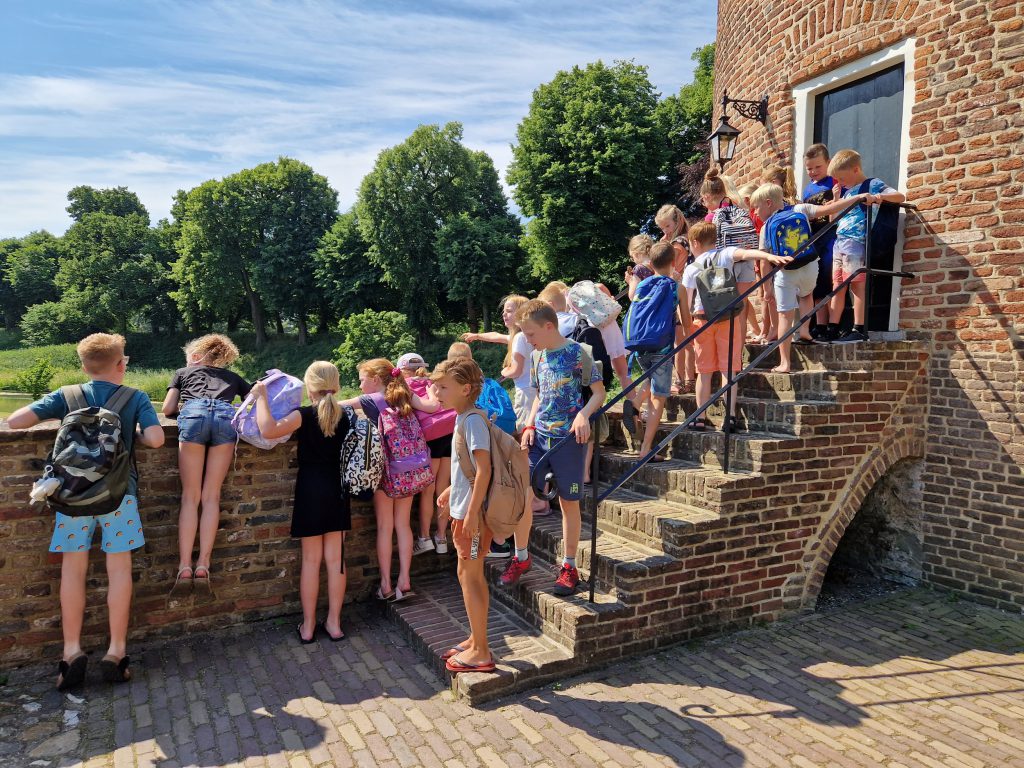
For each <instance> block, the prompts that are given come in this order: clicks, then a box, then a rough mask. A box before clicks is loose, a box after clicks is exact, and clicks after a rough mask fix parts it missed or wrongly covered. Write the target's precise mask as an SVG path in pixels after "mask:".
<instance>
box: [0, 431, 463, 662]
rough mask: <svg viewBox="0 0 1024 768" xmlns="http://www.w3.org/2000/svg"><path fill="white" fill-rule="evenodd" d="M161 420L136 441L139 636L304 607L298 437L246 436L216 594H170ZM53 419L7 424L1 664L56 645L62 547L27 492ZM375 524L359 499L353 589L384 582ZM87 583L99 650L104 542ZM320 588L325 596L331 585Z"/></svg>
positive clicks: (1, 510) (227, 495) (351, 558)
mask: <svg viewBox="0 0 1024 768" xmlns="http://www.w3.org/2000/svg"><path fill="white" fill-rule="evenodd" d="M164 429H165V432H166V434H167V442H166V443H165V445H164V447H163V448H161V449H159V450H156V451H153V450H148V449H144V448H139V450H138V451H136V456H137V458H138V462H139V475H140V484H139V492H140V497H141V498H140V505H139V506H140V509H141V510H142V519H143V522H144V529H145V535H146V546H145V547H144V548H143V549H140V550H137V551H136V552H135V554H134V558H133V566H134V568H133V570H134V577H135V598H134V602H133V609H132V624H131V637H132V638H133V639H134V640H139V639H143V638H149V637H158V636H172V635H178V634H181V633H182V632H188V631H191V630H200V629H209V628H214V627H223V626H226V625H230V624H238V623H242V622H246V621H252V620H256V619H265V618H269V617H273V616H280V615H285V614H294V613H297V612H299V611H300V607H299V594H298V587H299V562H300V551H299V544H298V541H297V540H294V539H292V538H290V536H289V526H290V523H291V503H292V490H293V487H294V482H295V473H294V467H295V446H294V444H293V443H287V444H285V445H283V446H280V447H278V448H276V449H275V450H272V451H262V450H259V449H256V448H253V447H252V446H249V445H247V444H245V443H241V444H240V445H239V448H238V457H237V463H236V467H235V471H234V472H232V473H231V474H230V475H229V476H228V480H227V482H226V483H225V486H224V492H223V496H222V514H221V526H220V531H219V532H218V534H217V545H216V548H215V550H214V558H213V585H214V590H215V598H214V599H213V600H200V599H197V598H189V599H185V600H181V601H175V603H172V604H169V603H168V600H167V593H168V590H169V589H170V587H171V584H172V583H173V580H174V576H175V573H176V572H177V566H178V554H177V553H178V543H177V542H178V526H177V519H178V500H179V493H180V486H179V483H178V464H177V428H176V427H175V426H174V423H173V422H170V421H165V428H164ZM55 431H56V422H49V423H47V424H44V425H40V426H38V427H35V428H33V429H32V430H29V431H28V432H12V431H10V430H8V429H7V428H6V427H0V478H2V485H0V668H3V667H10V666H14V665H19V664H24V663H27V662H31V661H39V660H47V661H48V660H51V659H53V658H56V657H58V656H59V654H60V648H61V633H60V605H59V600H58V597H59V585H60V556H59V555H51V554H49V553H48V552H47V549H48V547H49V541H50V534H51V533H52V524H53V515H52V513H50V512H48V511H46V510H45V509H39V508H32V507H30V506H29V505H28V504H27V503H26V502H27V499H28V492H29V489H30V487H31V485H32V482H33V481H34V480H35V479H37V478H38V477H39V475H40V474H41V472H42V468H43V457H45V456H46V454H47V452H48V451H49V449H50V447H51V446H52V445H53V438H54V434H55ZM375 534H376V527H375V524H374V516H373V508H372V505H369V504H364V503H358V504H353V507H352V530H351V532H350V533H349V534H348V537H347V539H346V545H345V559H346V564H347V571H348V592H347V597H348V599H350V600H351V599H360V598H367V597H369V596H370V594H371V593H372V592H373V590H374V589H375V588H376V584H377V583H378V580H379V570H378V567H377V556H376V552H375V550H374V537H375ZM94 549H96V547H94ZM445 561H446V560H442V559H441V558H437V557H435V556H433V555H424V556H422V557H418V558H416V560H414V566H415V570H414V574H415V573H419V572H423V571H427V570H431V569H434V570H436V569H437V568H439V567H442V565H443V563H444V562H445ZM395 567H397V562H396V564H395ZM88 584H89V589H88V607H87V612H86V620H85V630H84V633H83V642H84V646H85V648H86V649H87V650H91V649H97V648H101V647H105V643H106V638H107V625H106V621H107V619H106V607H105V600H106V572H105V569H104V558H103V556H102V554H100V553H99V552H98V551H94V553H93V556H92V558H91V562H90V570H89V577H88ZM321 598H322V601H325V600H326V598H325V593H324V592H323V591H321Z"/></svg>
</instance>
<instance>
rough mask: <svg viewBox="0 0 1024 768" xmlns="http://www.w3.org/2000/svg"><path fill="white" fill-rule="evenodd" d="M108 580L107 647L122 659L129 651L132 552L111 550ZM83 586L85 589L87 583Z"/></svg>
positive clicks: (109, 651) (113, 654) (108, 652)
mask: <svg viewBox="0 0 1024 768" xmlns="http://www.w3.org/2000/svg"><path fill="white" fill-rule="evenodd" d="M65 557H67V555H65ZM107 581H108V582H109V586H108V587H107V611H108V612H109V614H110V619H109V620H110V647H109V648H107V655H108V656H113V657H114V658H115V659H120V658H123V657H124V655H125V654H126V653H127V652H128V616H129V614H130V613H131V607H132V553H131V552H111V553H109V554H108V555H107ZM82 586H83V589H84V587H85V584H84V583H83V585H82Z"/></svg>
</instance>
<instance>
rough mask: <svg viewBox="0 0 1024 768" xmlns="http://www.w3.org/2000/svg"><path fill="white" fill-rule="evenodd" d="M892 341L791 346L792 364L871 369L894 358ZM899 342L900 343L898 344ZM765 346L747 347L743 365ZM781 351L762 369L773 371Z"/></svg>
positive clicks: (813, 367) (808, 367)
mask: <svg viewBox="0 0 1024 768" xmlns="http://www.w3.org/2000/svg"><path fill="white" fill-rule="evenodd" d="M892 343H893V342H866V343H864V344H814V345H808V346H804V345H801V344H793V345H792V346H791V347H790V356H789V359H790V365H791V366H792V367H793V369H794V370H799V371H844V370H845V371H851V370H864V369H865V368H871V367H873V366H874V365H876V364H877V363H879V362H883V363H884V362H887V361H891V360H892V359H893V354H894V353H893V351H892V347H891V346H890V345H891V344H892ZM896 343H900V342H896ZM903 343H907V342H903ZM764 348H765V345H761V344H747V345H745V347H744V350H743V364H744V365H747V364H749V363H750V362H751V361H752V360H754V359H755V358H756V357H757V356H758V355H760V354H761V353H762V352H763V351H764ZM780 359H781V358H780V355H779V350H778V349H777V348H776V349H774V350H772V352H771V353H769V354H768V355H767V356H766V357H765V359H764V360H762V361H761V362H759V363H758V367H759V368H774V367H775V366H776V365H778V364H779V360H780Z"/></svg>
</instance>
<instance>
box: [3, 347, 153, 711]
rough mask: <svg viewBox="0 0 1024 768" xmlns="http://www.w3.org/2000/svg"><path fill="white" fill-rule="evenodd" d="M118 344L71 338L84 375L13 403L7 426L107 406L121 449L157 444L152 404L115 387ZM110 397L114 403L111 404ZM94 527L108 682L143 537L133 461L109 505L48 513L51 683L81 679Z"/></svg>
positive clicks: (122, 641)
mask: <svg viewBox="0 0 1024 768" xmlns="http://www.w3.org/2000/svg"><path fill="white" fill-rule="evenodd" d="M124 344H125V341H124V337H123V336H120V335H116V334H109V333H94V334H92V335H91V336H86V337H85V338H84V339H82V340H81V341H80V342H79V343H78V357H79V359H80V360H81V362H82V371H83V372H84V373H85V374H86V375H87V376H88V377H89V381H87V382H86V383H85V384H82V385H81V387H77V386H76V387H63V388H61V389H58V390H57V391H55V392H51V393H50V394H48V395H46V396H45V397H43V398H42V399H40V400H37V401H36V402H34V403H32V404H31V405H26V406H25V407H24V408H19V409H18V410H17V411H15V412H14V413H12V414H11V416H10V418H9V419H8V420H7V424H8V426H9V427H10V428H11V429H28V428H29V427H31V426H34V425H35V424H38V423H39V422H40V421H46V420H47V419H63V418H64V417H65V416H67V415H68V413H69V412H71V411H73V410H78V409H80V408H84V407H92V408H97V407H103V406H110V408H111V409H112V410H116V411H117V413H118V415H119V416H120V424H121V433H120V434H121V440H122V441H123V444H124V449H125V452H126V453H127V454H128V455H129V456H130V455H131V452H132V447H133V444H134V443H135V441H138V442H139V443H141V444H142V445H144V446H146V447H148V448H159V447H160V446H161V445H163V444H164V431H163V428H162V427H161V426H160V421H159V419H158V418H157V415H156V411H155V410H154V409H153V404H152V403H151V402H150V401H149V398H148V397H147V396H146V395H145V393H143V392H139V391H138V390H132V389H131V388H125V387H122V383H123V382H124V377H125V372H126V370H127V367H128V357H127V355H125V354H124ZM69 397H70V398H71V402H69V400H68V398H69ZM83 401H84V405H83ZM115 405H117V406H119V407H117V408H115V407H114V406H115ZM111 506H112V505H111ZM97 528H99V529H100V532H101V533H102V543H101V549H102V550H103V552H104V553H106V558H107V578H108V580H109V586H108V589H107V609H108V612H109V621H110V645H109V646H108V648H107V653H106V655H105V656H104V657H103V660H102V661H101V662H100V670H101V672H102V675H103V678H104V679H105V680H107V681H109V682H125V681H127V680H129V679H131V670H130V669H129V668H128V663H129V659H128V654H127V645H128V617H129V611H130V609H131V601H132V551H133V550H136V549H139V548H140V547H142V546H143V545H144V544H145V543H146V541H145V538H144V537H143V534H142V520H141V518H140V517H139V509H138V476H137V475H136V472H135V466H134V462H132V466H131V469H130V472H129V476H128V485H127V492H126V493H125V494H124V495H123V497H122V499H121V502H120V504H119V505H118V506H117V508H116V509H115V510H114V511H113V512H109V513H107V514H101V515H95V516H87V515H77V516H69V515H66V514H64V513H63V512H59V511H58V512H57V513H56V519H55V521H54V529H53V537H52V539H51V541H50V552H54V553H59V554H60V555H61V575H60V612H61V631H62V632H63V635H64V652H63V655H62V658H61V661H60V664H59V665H58V669H59V673H58V677H57V688H58V690H61V691H63V690H66V689H68V688H72V687H75V686H78V685H81V684H82V683H83V682H84V681H85V670H86V664H87V663H88V657H87V656H86V655H85V653H84V652H83V651H82V644H81V640H82V623H83V622H84V620H85V585H86V572H87V571H88V568H89V550H90V548H91V545H92V539H93V535H94V534H95V532H96V529H97Z"/></svg>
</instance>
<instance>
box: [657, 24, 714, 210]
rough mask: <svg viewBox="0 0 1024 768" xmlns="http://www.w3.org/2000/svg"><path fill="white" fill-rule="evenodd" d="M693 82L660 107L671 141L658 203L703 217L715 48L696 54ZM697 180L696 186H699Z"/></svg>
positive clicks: (659, 116)
mask: <svg viewBox="0 0 1024 768" xmlns="http://www.w3.org/2000/svg"><path fill="white" fill-rule="evenodd" d="M690 58H691V59H693V61H695V62H696V63H697V67H696V70H695V71H694V73H693V82H691V83H687V84H686V85H684V86H683V87H682V88H680V89H679V92H678V93H677V94H675V95H673V96H668V97H667V98H665V99H663V100H662V101H661V102H659V104H658V109H657V114H656V117H657V119H658V122H659V124H660V125H661V132H662V135H664V136H665V137H666V138H667V141H668V155H667V157H666V162H665V166H664V168H663V170H662V172H661V177H662V185H661V186H662V190H661V193H660V194H659V199H658V202H659V204H661V203H673V204H675V205H678V206H679V207H680V208H681V209H682V211H683V213H685V214H686V215H687V216H694V215H698V214H702V213H703V210H704V209H703V208H702V207H701V204H700V195H699V190H698V187H699V185H700V181H699V180H702V179H703V176H704V171H706V170H707V163H708V147H707V137H708V134H710V133H711V115H712V111H713V108H714V100H715V99H714V85H715V83H714V79H715V73H714V68H715V44H714V43H709V44H708V45H705V46H703V47H702V48H698V49H697V50H695V51H694V52H693V54H692V56H691V57H690ZM695 180H696V183H695Z"/></svg>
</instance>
